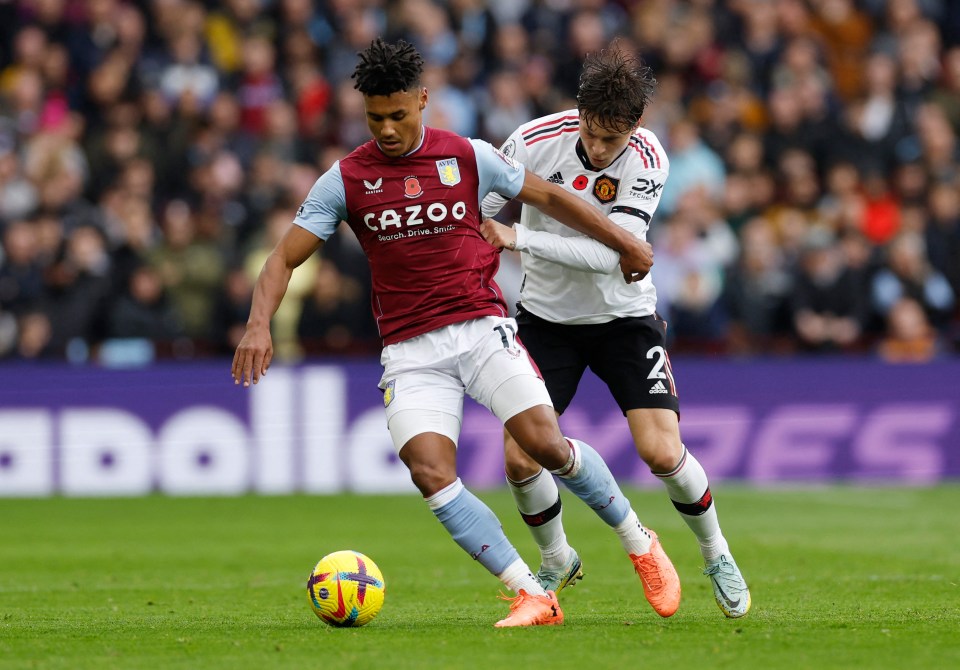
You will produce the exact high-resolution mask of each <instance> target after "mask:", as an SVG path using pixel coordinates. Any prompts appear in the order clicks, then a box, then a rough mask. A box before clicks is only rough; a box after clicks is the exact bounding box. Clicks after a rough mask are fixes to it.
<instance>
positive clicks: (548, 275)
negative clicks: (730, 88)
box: [482, 43, 750, 618]
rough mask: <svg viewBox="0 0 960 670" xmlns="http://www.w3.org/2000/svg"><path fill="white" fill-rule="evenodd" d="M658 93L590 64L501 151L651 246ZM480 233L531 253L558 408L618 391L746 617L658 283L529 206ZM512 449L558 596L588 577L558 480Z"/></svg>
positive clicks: (536, 340)
mask: <svg viewBox="0 0 960 670" xmlns="http://www.w3.org/2000/svg"><path fill="white" fill-rule="evenodd" d="M654 84H655V80H654V79H653V77H652V74H651V72H650V69H649V68H648V67H646V66H645V65H644V64H643V62H642V61H641V60H640V59H639V58H637V57H635V56H633V55H631V54H629V53H627V52H626V50H625V49H624V48H622V45H621V44H619V43H615V44H614V45H613V46H612V47H611V48H610V49H607V50H604V51H601V52H600V53H596V54H592V55H590V56H588V58H587V59H586V61H585V63H584V66H583V71H582V73H581V77H580V88H579V91H578V95H577V109H572V110H569V111H566V112H561V113H558V114H552V115H550V116H545V117H543V118H540V119H536V120H535V121H531V122H529V123H527V124H524V125H523V126H521V127H520V128H518V129H517V130H516V131H515V132H514V133H513V134H512V135H511V136H510V138H509V139H508V140H507V141H506V143H505V144H504V145H503V147H502V151H503V152H504V153H505V154H507V155H508V156H511V157H513V158H515V159H516V160H517V161H519V162H520V163H523V164H524V165H526V166H527V169H528V170H530V171H531V172H535V173H536V174H538V175H540V176H541V177H543V178H544V179H547V180H548V181H551V182H553V183H555V184H559V185H560V186H561V187H563V188H564V189H566V190H567V191H569V192H571V193H573V194H575V195H577V196H579V197H580V198H582V199H583V200H585V201H587V202H589V203H590V204H592V205H593V206H594V207H597V208H598V209H600V211H602V212H603V213H604V214H607V215H608V216H609V217H610V218H611V219H612V220H613V221H615V222H616V223H617V224H619V225H620V226H622V227H623V228H624V229H625V230H627V231H629V232H630V233H632V234H633V235H635V236H637V237H638V238H640V239H644V240H645V239H646V235H647V230H648V228H649V226H650V221H651V219H652V217H653V213H654V211H655V210H656V207H657V203H658V202H659V200H660V194H661V192H662V189H663V185H664V182H665V181H666V179H667V175H668V173H669V160H668V159H667V155H666V153H665V152H664V150H663V147H662V146H661V145H660V142H659V141H658V140H657V138H656V136H655V135H654V133H652V132H650V131H649V130H646V129H644V128H642V127H640V121H641V118H642V116H643V111H644V108H645V107H646V104H647V101H648V99H649V96H650V95H651V93H652V91H653V86H654ZM504 202H505V199H504V198H503V197H502V196H500V195H498V194H491V195H489V196H487V198H486V199H485V200H484V202H483V205H482V208H483V214H484V216H486V217H491V216H494V215H495V214H496V213H497V212H499V210H500V208H501V207H502V206H503V204H504ZM482 230H483V232H484V236H485V237H486V238H487V240H488V241H490V242H492V243H493V244H494V245H495V246H498V247H506V248H508V249H513V250H516V251H519V252H521V265H522V269H523V284H522V287H521V291H520V305H519V306H518V314H517V322H518V323H519V326H520V338H521V339H522V341H523V343H524V345H525V346H526V347H527V349H528V351H529V352H530V354H531V355H532V356H533V359H534V361H536V363H537V366H538V367H539V368H540V371H541V373H542V375H543V378H544V381H545V382H546V384H547V388H548V390H549V391H550V396H551V398H552V399H553V404H554V408H555V409H556V411H557V412H558V413H562V412H563V411H564V410H565V409H566V408H567V406H568V405H569V403H570V401H571V400H572V399H573V395H574V393H575V392H576V389H577V384H578V383H579V381H580V378H581V377H582V375H583V373H584V371H585V369H586V368H588V367H589V368H590V369H591V370H593V372H594V373H595V374H596V375H597V376H598V377H599V378H600V379H601V380H603V381H604V383H606V385H607V387H608V388H609V389H610V391H611V393H612V395H613V397H614V399H615V400H616V402H617V404H618V405H619V406H620V409H621V410H622V411H623V413H624V415H625V416H626V419H627V423H628V425H629V427H630V432H631V435H632V436H633V440H634V443H635V445H636V448H637V451H638V453H639V454H640V457H641V458H642V459H643V460H644V462H646V464H647V466H648V467H649V468H650V470H651V471H652V472H653V474H654V475H656V476H657V478H659V479H660V481H661V482H663V484H664V485H665V487H666V491H667V494H668V495H669V496H670V500H671V501H672V502H673V505H674V507H675V508H676V509H677V511H678V512H679V513H680V516H681V517H682V518H683V520H684V521H685V522H686V523H687V525H688V526H689V527H690V529H691V530H692V531H693V533H694V535H696V538H697V540H698V542H699V544H700V551H701V554H702V555H703V559H704V562H705V570H704V574H705V575H707V576H709V578H710V580H711V583H712V585H713V591H714V596H715V597H716V601H717V604H718V605H719V606H720V609H721V610H722V611H723V613H724V614H725V615H726V616H728V617H732V618H735V617H741V616H743V615H745V614H746V613H747V611H748V610H749V609H750V592H749V590H748V588H747V584H746V582H745V581H744V579H743V575H742V574H741V572H740V569H739V568H738V567H737V564H736V562H735V561H734V559H733V556H732V555H731V553H730V548H729V546H728V544H727V541H726V539H725V538H724V536H723V533H722V532H721V530H720V524H719V521H718V519H717V511H716V506H715V505H714V503H713V496H712V495H711V493H710V486H709V483H708V481H707V475H706V473H705V472H704V470H703V467H701V465H700V463H699V462H698V461H697V459H696V458H694V456H693V454H692V453H690V452H689V451H688V450H687V449H686V447H685V446H684V444H683V442H682V441H681V437H680V427H679V403H678V399H677V388H676V384H675V381H674V377H673V372H672V370H671V367H670V358H669V356H668V355H667V350H666V346H665V345H666V332H667V324H666V323H665V322H664V321H662V320H661V319H660V317H659V316H658V315H657V313H656V305H657V293H656V289H655V288H654V285H653V282H652V279H651V277H650V276H649V275H648V276H647V277H646V278H644V279H643V281H641V282H638V283H633V284H629V285H628V284H624V283H623V282H622V281H620V280H619V273H618V272H616V269H617V253H616V252H615V251H614V250H612V249H610V248H608V247H605V246H604V245H602V244H600V243H598V242H596V241H595V240H592V239H590V238H588V237H584V236H583V235H581V234H580V233H578V232H577V231H575V230H572V229H571V228H568V227H567V226H565V225H563V224H562V223H560V222H558V221H557V220H556V219H554V218H552V217H550V216H549V215H548V214H544V213H543V212H540V211H537V210H535V209H533V208H530V207H527V206H524V207H523V208H522V210H521V216H520V222H519V223H518V224H517V225H516V226H514V227H513V228H510V227H507V226H504V225H502V224H500V223H497V222H496V221H492V220H488V221H485V222H484V224H483V226H482ZM505 451H506V474H507V481H508V483H509V486H510V489H511V491H513V494H514V498H515V499H516V501H517V506H518V507H519V510H520V513H521V515H522V516H523V518H524V520H525V521H526V522H527V525H528V527H529V528H530V530H531V532H532V534H533V536H534V538H535V539H536V541H537V543H538V545H539V546H540V551H541V557H542V565H541V568H540V571H539V573H538V577H539V579H540V581H541V583H543V584H544V585H545V587H546V588H549V589H552V590H554V591H560V590H561V589H562V588H563V587H564V586H567V585H568V584H571V583H574V582H575V580H577V579H579V578H580V577H581V576H582V569H581V564H580V558H579V556H578V555H577V552H576V551H574V550H573V548H572V547H570V545H569V544H568V543H567V541H566V536H565V534H564V531H563V526H562V521H561V513H560V512H561V507H560V498H559V493H558V490H557V486H556V483H555V482H554V480H553V477H551V476H550V475H549V473H545V472H544V471H543V468H541V467H540V466H539V465H537V464H536V463H535V462H533V461H532V460H531V459H530V458H528V457H527V456H526V455H524V453H523V451H522V450H520V449H519V448H518V447H517V444H516V442H515V440H513V438H512V437H511V436H510V433H509V430H507V431H506V432H505ZM650 535H651V536H652V538H653V539H652V541H653V542H655V541H656V539H655V538H656V536H655V535H654V534H653V533H652V532H651V533H650ZM638 571H639V569H638ZM677 592H678V594H679V587H678V589H677ZM651 604H654V603H653V601H652V600H651Z"/></svg>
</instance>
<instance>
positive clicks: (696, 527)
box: [653, 446, 730, 563]
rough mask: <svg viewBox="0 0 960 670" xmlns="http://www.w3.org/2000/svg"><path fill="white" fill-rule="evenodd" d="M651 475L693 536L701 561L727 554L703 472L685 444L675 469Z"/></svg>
mask: <svg viewBox="0 0 960 670" xmlns="http://www.w3.org/2000/svg"><path fill="white" fill-rule="evenodd" d="M653 474H655V475H656V476H657V478H658V479H660V481H662V482H663V485H664V486H665V487H666V488H667V495H669V496H670V500H671V501H672V502H673V506H674V507H675V508H676V509H677V511H678V512H679V513H680V516H681V517H682V518H683V520H684V521H685V522H686V524H687V526H689V527H690V530H692V531H693V534H694V535H696V536H697V542H699V543H700V553H701V554H702V555H703V558H704V561H706V562H708V563H709V562H711V561H714V560H716V559H717V558H718V557H719V556H720V555H721V554H727V553H728V552H729V551H730V548H729V547H728V546H727V541H726V539H725V538H724V537H723V533H722V532H721V530H720V521H719V520H718V518H717V507H716V505H714V503H713V495H712V494H711V493H710V484H709V482H708V481H707V473H706V472H704V470H703V466H702V465H700V462H699V461H698V460H697V459H696V458H694V457H693V454H691V453H690V452H689V451H687V448H686V446H684V448H683V455H682V456H681V457H680V462H679V463H678V464H677V467H676V468H674V469H673V470H672V471H670V472H666V473H657V472H655V473H653Z"/></svg>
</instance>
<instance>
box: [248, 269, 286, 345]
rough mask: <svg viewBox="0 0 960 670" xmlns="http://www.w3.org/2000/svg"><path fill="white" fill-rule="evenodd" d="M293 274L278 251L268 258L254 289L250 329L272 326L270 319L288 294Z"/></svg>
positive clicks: (249, 322)
mask: <svg viewBox="0 0 960 670" xmlns="http://www.w3.org/2000/svg"><path fill="white" fill-rule="evenodd" d="M292 274H293V268H292V267H289V266H288V265H287V264H286V263H285V262H284V260H283V258H282V257H281V256H280V255H279V254H278V253H277V252H276V251H274V252H273V253H271V254H270V255H269V256H267V261H266V262H265V263H264V264H263V269H262V270H260V276H259V277H258V278H257V284H256V286H255V287H254V289H253V304H252V306H251V308H250V318H248V319H247V326H248V327H265V326H268V325H269V324H270V319H271V318H273V315H274V313H275V312H276V311H277V308H278V307H280V302H281V301H282V300H283V296H284V294H285V293H286V292H287V285H288V284H289V283H290V277H291V275H292Z"/></svg>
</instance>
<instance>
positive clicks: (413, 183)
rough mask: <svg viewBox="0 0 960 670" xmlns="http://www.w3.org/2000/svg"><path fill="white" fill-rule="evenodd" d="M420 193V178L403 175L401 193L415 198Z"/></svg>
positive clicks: (421, 189) (421, 191) (421, 190)
mask: <svg viewBox="0 0 960 670" xmlns="http://www.w3.org/2000/svg"><path fill="white" fill-rule="evenodd" d="M421 193H423V188H421V187H420V180H419V179H417V178H416V177H404V178H403V194H404V195H405V196H407V197H408V198H416V197H418V196H419V195H420V194H421Z"/></svg>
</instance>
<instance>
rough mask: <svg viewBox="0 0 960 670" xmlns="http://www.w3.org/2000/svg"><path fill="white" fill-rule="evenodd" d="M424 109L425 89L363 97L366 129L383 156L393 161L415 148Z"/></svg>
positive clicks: (418, 140) (421, 125) (421, 127)
mask: <svg viewBox="0 0 960 670" xmlns="http://www.w3.org/2000/svg"><path fill="white" fill-rule="evenodd" d="M426 106H427V89H425V88H417V89H413V90H410V91H399V92H397V93H391V94H390V95H365V96H363V107H364V109H365V110H366V113H367V127H368V128H370V132H371V133H372V134H373V138H374V139H375V140H376V141H377V144H379V145H380V148H381V149H382V150H383V153H385V154H386V155H388V156H393V157H397V156H402V155H403V154H405V153H407V152H408V151H412V150H413V149H414V148H416V146H417V144H419V142H420V132H421V130H422V129H423V108H424V107H426Z"/></svg>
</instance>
